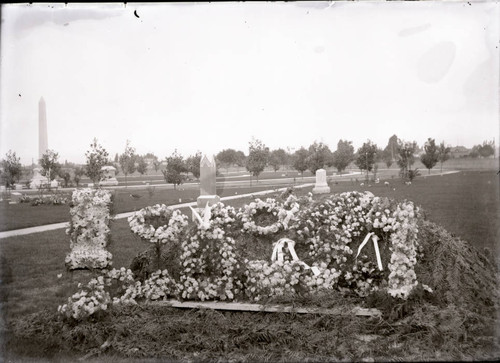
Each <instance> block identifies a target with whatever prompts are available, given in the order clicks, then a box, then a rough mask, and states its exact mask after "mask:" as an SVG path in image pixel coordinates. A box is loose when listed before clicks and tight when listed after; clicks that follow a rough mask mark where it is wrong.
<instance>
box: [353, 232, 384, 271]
mask: <svg viewBox="0 0 500 363" xmlns="http://www.w3.org/2000/svg"><path fill="white" fill-rule="evenodd" d="M370 237H371V238H372V240H373V247H374V248H375V255H376V256H377V264H378V269H379V270H380V271H382V270H383V269H384V267H383V266H382V259H381V258H380V251H379V249H378V242H377V241H378V237H377V235H376V234H375V233H373V232H370V233H368V234H367V235H366V237H365V239H364V240H363V242H361V244H360V245H359V248H358V254H357V255H356V258H358V256H359V253H360V252H361V250H362V249H363V247H364V246H365V245H366V244H367V243H368V241H369V240H370Z"/></svg>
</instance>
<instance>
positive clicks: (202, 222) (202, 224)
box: [189, 202, 212, 229]
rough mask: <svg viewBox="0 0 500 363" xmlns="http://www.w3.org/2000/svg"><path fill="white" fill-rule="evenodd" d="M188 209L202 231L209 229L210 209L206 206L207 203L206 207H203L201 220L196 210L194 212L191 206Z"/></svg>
mask: <svg viewBox="0 0 500 363" xmlns="http://www.w3.org/2000/svg"><path fill="white" fill-rule="evenodd" d="M189 208H191V211H192V212H193V215H194V216H195V217H196V219H197V220H198V224H199V226H200V227H201V228H203V229H208V228H210V224H211V223H210V218H212V211H211V209H210V207H209V206H208V202H207V205H206V206H205V211H204V212H203V219H202V218H201V216H200V215H199V214H198V212H197V211H196V210H194V209H193V208H192V207H191V206H189Z"/></svg>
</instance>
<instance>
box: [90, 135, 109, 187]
mask: <svg viewBox="0 0 500 363" xmlns="http://www.w3.org/2000/svg"><path fill="white" fill-rule="evenodd" d="M108 156H109V154H108V152H107V151H106V149H104V147H102V145H100V144H98V143H97V139H96V138H94V141H93V143H92V144H90V150H88V151H87V152H86V153H85V157H86V158H87V163H86V165H85V168H86V170H85V174H87V176H88V177H89V178H90V180H92V182H93V183H94V184H95V185H97V183H98V182H99V181H100V180H101V178H102V175H103V172H102V170H101V168H102V167H103V166H105V165H106V164H107V163H108Z"/></svg>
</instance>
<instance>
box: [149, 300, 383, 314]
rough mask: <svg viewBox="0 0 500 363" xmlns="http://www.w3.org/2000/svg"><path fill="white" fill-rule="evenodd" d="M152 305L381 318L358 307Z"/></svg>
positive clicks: (169, 302)
mask: <svg viewBox="0 0 500 363" xmlns="http://www.w3.org/2000/svg"><path fill="white" fill-rule="evenodd" d="M148 304H151V305H160V306H169V307H174V308H180V309H214V310H226V311H255V312H268V313H278V312H279V313H295V314H320V315H355V316H380V315H382V313H381V312H380V310H378V309H366V308H361V307H359V306H356V307H354V308H349V307H342V308H330V309H326V308H312V307H311V308H299V307H293V306H286V305H261V304H253V303H239V302H222V301H178V300H165V301H154V302H149V303H148Z"/></svg>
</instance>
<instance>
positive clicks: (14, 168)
mask: <svg viewBox="0 0 500 363" xmlns="http://www.w3.org/2000/svg"><path fill="white" fill-rule="evenodd" d="M20 160H21V158H19V157H17V156H16V152H15V151H14V152H12V150H9V151H8V152H7V154H5V159H2V172H1V176H2V184H3V185H5V186H6V187H10V186H12V185H14V183H16V182H19V179H20V178H21V175H22V166H21V162H20Z"/></svg>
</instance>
